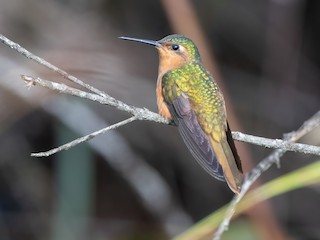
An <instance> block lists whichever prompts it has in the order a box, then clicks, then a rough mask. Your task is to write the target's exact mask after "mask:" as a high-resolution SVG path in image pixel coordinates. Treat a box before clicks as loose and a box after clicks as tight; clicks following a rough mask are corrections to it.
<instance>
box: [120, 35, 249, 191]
mask: <svg viewBox="0 0 320 240" xmlns="http://www.w3.org/2000/svg"><path fill="white" fill-rule="evenodd" d="M120 38H121V39H124V40H129V41H135V42H141V43H146V44H150V45H153V46H154V47H155V48H156V49H157V50H158V52H159V70H158V79H157V88H156V94H157V105H158V110H159V114H160V115H162V116H163V117H164V118H166V119H168V120H170V121H173V122H174V123H175V124H176V125H177V126H178V129H179V132H180V135H181V136H182V138H183V140H184V142H185V144H186V146H187V147H188V149H189V150H190V152H191V154H192V155H193V157H194V158H195V159H196V161H197V162H198V163H199V164H200V165H201V166H202V167H203V168H204V169H205V170H206V171H207V172H208V173H209V174H210V175H211V176H213V177H214V178H216V179H218V180H220V181H226V182H227V184H228V186H229V188H230V189H231V190H232V191H233V192H234V193H236V194H239V192H240V190H241V184H242V181H243V171H242V166H241V161H240V158H239V156H238V153H237V150H236V147H235V144H234V141H233V139H232V136H231V131H230V128H229V124H228V122H227V113H226V107H225V101H224V98H223V95H222V92H221V91H220V89H219V87H218V85H217V83H216V81H215V80H214V78H213V77H212V75H211V74H210V73H209V71H208V70H207V69H206V68H205V67H204V65H203V64H202V61H201V57H200V54H199V51H198V49H197V47H196V45H195V44H194V43H193V42H192V40H191V39H189V38H187V37H185V36H182V35H177V34H173V35H169V36H166V37H164V38H162V39H161V40H158V41H153V40H147V39H140V38H131V37H120Z"/></svg>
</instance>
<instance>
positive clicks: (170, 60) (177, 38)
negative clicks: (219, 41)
mask: <svg viewBox="0 0 320 240" xmlns="http://www.w3.org/2000/svg"><path fill="white" fill-rule="evenodd" d="M120 38H121V39H124V40H130V41H135V42H142V43H146V44H150V45H153V46H155V47H156V48H157V49H158V51H159V59H160V64H159V71H160V72H163V73H165V72H167V71H169V70H172V69H175V68H178V67H181V66H183V65H184V64H187V63H189V62H192V61H194V60H199V61H200V55H199V51H198V49H197V47H196V45H195V44H194V43H193V42H192V41H191V40H190V39H189V38H187V37H185V36H182V35H177V34H173V35H169V36H166V37H164V38H162V39H161V40H159V41H153V40H146V39H140V38H129V37H120Z"/></svg>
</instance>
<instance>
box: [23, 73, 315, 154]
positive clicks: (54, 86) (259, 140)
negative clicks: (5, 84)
mask: <svg viewBox="0 0 320 240" xmlns="http://www.w3.org/2000/svg"><path fill="white" fill-rule="evenodd" d="M21 78H22V79H23V80H24V81H25V82H26V83H27V86H28V87H30V86H33V85H39V86H42V87H45V88H48V89H51V90H54V91H57V92H60V93H64V94H70V95H73V96H77V97H81V98H86V99H89V100H91V101H95V102H99V103H101V104H105V105H111V106H113V107H115V108H117V109H119V110H122V111H125V112H128V113H130V114H132V115H134V116H136V118H137V120H149V121H155V122H159V123H164V124H168V121H167V120H166V119H164V118H163V117H161V116H160V115H159V114H156V113H154V112H151V111H149V110H148V109H145V108H144V109H142V108H136V107H133V106H129V105H127V104H121V105H118V104H116V103H115V102H114V101H110V100H109V99H108V98H105V97H101V96H100V95H97V94H94V93H88V92H84V91H81V90H79V89H76V88H72V87H69V86H67V85H65V84H63V83H56V82H52V81H48V80H44V79H41V78H34V77H32V76H26V75H21ZM232 137H233V138H234V139H235V140H238V141H242V142H247V143H251V144H254V145H258V146H263V147H267V148H281V149H283V150H286V151H294V152H301V153H305V154H314V155H320V147H318V146H311V145H307V144H301V143H288V142H286V141H283V140H281V139H270V138H264V137H257V136H253V135H249V134H244V133H241V132H232Z"/></svg>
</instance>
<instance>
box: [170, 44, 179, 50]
mask: <svg viewBox="0 0 320 240" xmlns="http://www.w3.org/2000/svg"><path fill="white" fill-rule="evenodd" d="M179 48H180V47H179V45H178V44H173V45H171V49H172V50H173V51H178V50H179Z"/></svg>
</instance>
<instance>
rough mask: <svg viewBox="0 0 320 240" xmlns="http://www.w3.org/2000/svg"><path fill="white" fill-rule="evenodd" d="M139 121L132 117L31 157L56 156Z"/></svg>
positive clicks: (33, 154)
mask: <svg viewBox="0 0 320 240" xmlns="http://www.w3.org/2000/svg"><path fill="white" fill-rule="evenodd" d="M135 120H137V118H136V117H135V116H133V117H131V118H128V119H126V120H123V121H121V122H118V123H116V124H113V125H111V126H108V127H105V128H102V129H100V130H98V131H95V132H93V133H90V134H88V135H86V136H83V137H81V138H77V139H75V140H73V141H72V142H69V143H66V144H64V145H61V146H59V147H57V148H54V149H51V150H49V151H46V152H39V153H31V156H32V157H48V156H50V155H52V154H55V153H56V152H60V151H62V150H68V149H69V148H71V147H74V146H75V145H78V144H79V143H82V142H86V141H89V140H90V139H92V138H94V137H96V136H98V135H100V134H103V133H105V132H107V131H109V130H112V129H116V128H118V127H121V126H123V125H126V124H128V123H131V122H133V121H135Z"/></svg>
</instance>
